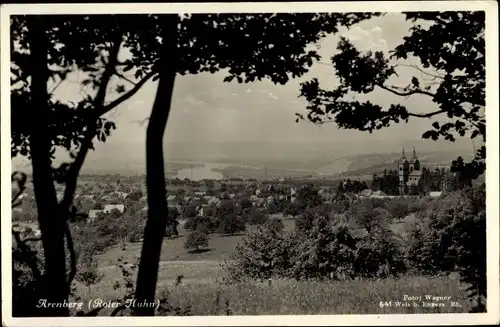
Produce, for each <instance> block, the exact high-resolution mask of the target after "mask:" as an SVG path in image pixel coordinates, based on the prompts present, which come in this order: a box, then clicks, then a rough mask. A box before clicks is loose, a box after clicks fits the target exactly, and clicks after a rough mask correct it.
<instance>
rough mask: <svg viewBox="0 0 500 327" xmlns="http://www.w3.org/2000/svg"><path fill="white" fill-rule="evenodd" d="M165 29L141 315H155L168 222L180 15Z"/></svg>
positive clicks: (152, 124)
mask: <svg viewBox="0 0 500 327" xmlns="http://www.w3.org/2000/svg"><path fill="white" fill-rule="evenodd" d="M164 19H165V24H164V25H163V30H162V40H163V41H162V43H163V45H162V49H161V54H160V56H161V57H160V62H159V65H160V69H159V77H160V78H159V82H158V89H157V92H156V98H155V102H154V104H153V109H152V111H151V116H150V118H149V124H148V129H147V132H146V186H147V191H148V219H147V221H146V226H145V228H144V242H143V244H142V251H141V259H140V263H139V272H138V276H137V284H136V295H135V297H136V299H137V303H147V304H148V305H147V306H144V307H143V308H135V314H136V315H140V316H152V315H154V308H150V307H148V306H149V304H150V303H154V300H155V293H156V283H157V279H158V267H159V261H160V254H161V246H162V243H163V238H164V235H165V229H166V227H167V223H168V204H167V198H166V184H165V166H164V160H163V136H164V133H165V127H166V125H167V120H168V115H169V112H170V105H171V99H172V93H173V89H174V81H175V75H176V73H177V65H176V63H177V34H178V29H177V22H178V19H179V18H178V16H177V15H168V16H167V17H165V18H164Z"/></svg>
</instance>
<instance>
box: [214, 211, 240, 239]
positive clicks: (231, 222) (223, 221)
mask: <svg viewBox="0 0 500 327" xmlns="http://www.w3.org/2000/svg"><path fill="white" fill-rule="evenodd" d="M219 219H220V220H219V225H218V227H217V231H218V232H219V233H220V234H231V235H232V234H235V233H238V232H242V231H244V230H245V229H246V226H245V221H244V220H243V218H242V217H241V216H238V215H236V214H227V215H224V216H223V217H222V218H219Z"/></svg>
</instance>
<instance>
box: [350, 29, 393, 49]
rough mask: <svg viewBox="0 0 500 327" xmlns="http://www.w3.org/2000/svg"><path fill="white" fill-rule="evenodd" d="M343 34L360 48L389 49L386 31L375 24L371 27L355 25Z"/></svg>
mask: <svg viewBox="0 0 500 327" xmlns="http://www.w3.org/2000/svg"><path fill="white" fill-rule="evenodd" d="M342 36H343V37H345V38H347V39H349V40H350V41H351V42H352V43H353V44H354V45H355V46H356V47H357V48H359V49H360V50H364V51H368V50H371V51H384V50H387V41H386V40H385V39H384V38H383V36H384V31H383V30H382V28H380V26H374V27H371V28H370V27H367V28H363V27H360V26H355V27H353V28H351V29H349V30H347V31H346V32H345V33H343V34H342Z"/></svg>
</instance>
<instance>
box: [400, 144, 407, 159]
mask: <svg viewBox="0 0 500 327" xmlns="http://www.w3.org/2000/svg"><path fill="white" fill-rule="evenodd" d="M406 160H407V159H406V154H405V147H404V145H403V152H402V153H401V159H399V161H401V162H404V161H406Z"/></svg>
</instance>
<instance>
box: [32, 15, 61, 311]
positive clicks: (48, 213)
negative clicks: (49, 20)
mask: <svg viewBox="0 0 500 327" xmlns="http://www.w3.org/2000/svg"><path fill="white" fill-rule="evenodd" d="M28 21H29V27H28V28H29V34H30V47H31V61H32V66H31V70H32V71H31V78H32V83H31V96H32V99H31V100H32V104H31V105H32V117H30V118H29V119H31V120H32V121H33V122H36V123H34V124H32V129H31V135H30V149H31V162H32V166H33V186H34V192H35V199H36V204H37V208H38V222H39V224H40V231H41V234H42V244H43V250H44V258H45V274H44V277H45V278H44V280H42V281H41V283H42V284H43V285H41V286H42V290H43V294H41V295H42V296H43V298H46V299H47V301H48V302H50V303H63V302H64V301H67V299H68V296H69V287H68V285H67V282H66V256H65V254H66V253H65V244H64V231H65V228H64V227H65V221H64V218H65V216H64V215H61V214H62V213H61V212H59V206H58V203H57V196H56V191H55V187H54V181H53V178H52V168H51V160H50V154H49V153H50V147H51V144H50V137H49V133H48V123H49V121H48V117H49V113H50V107H49V104H48V99H49V97H48V93H47V80H48V76H49V75H48V73H49V72H48V65H47V47H48V40H47V35H46V24H45V23H46V18H45V17H44V16H38V17H30V18H29V19H28ZM40 313H41V315H44V316H67V315H69V312H68V309H67V308H44V309H41V312H40Z"/></svg>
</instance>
